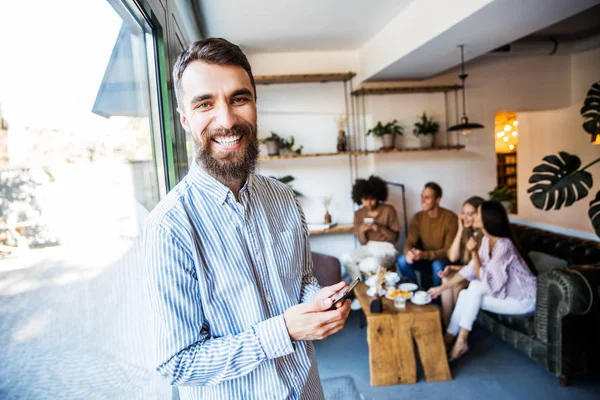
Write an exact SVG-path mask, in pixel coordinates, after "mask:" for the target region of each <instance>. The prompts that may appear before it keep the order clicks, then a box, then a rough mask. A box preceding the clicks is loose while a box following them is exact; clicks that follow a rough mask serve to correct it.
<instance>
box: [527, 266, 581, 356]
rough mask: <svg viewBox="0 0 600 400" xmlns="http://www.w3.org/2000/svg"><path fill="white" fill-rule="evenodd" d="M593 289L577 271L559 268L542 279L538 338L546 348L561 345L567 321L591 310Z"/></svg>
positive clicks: (539, 284) (536, 323) (537, 328)
mask: <svg viewBox="0 0 600 400" xmlns="http://www.w3.org/2000/svg"><path fill="white" fill-rule="evenodd" d="M592 302H593V298H590V287H589V283H588V282H587V281H586V279H585V278H584V277H583V276H582V275H581V274H580V273H578V272H577V271H575V270H570V269H563V268H555V269H552V270H550V271H547V272H543V273H541V274H540V275H539V276H538V284H537V301H536V310H535V327H534V329H535V334H536V337H537V339H538V340H539V341H541V342H543V343H545V344H556V343H559V342H561V334H562V329H561V328H562V323H563V319H564V318H565V317H569V316H577V315H584V314H585V313H587V312H588V311H589V309H590V307H591V304H592Z"/></svg>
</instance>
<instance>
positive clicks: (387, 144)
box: [381, 133, 396, 150]
mask: <svg viewBox="0 0 600 400" xmlns="http://www.w3.org/2000/svg"><path fill="white" fill-rule="evenodd" d="M395 137H396V135H393V134H391V133H386V134H385V135H383V136H382V137H381V139H382V140H383V148H384V149H386V150H387V149H393V148H394V138H395Z"/></svg>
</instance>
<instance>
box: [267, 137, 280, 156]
mask: <svg viewBox="0 0 600 400" xmlns="http://www.w3.org/2000/svg"><path fill="white" fill-rule="evenodd" d="M265 144H266V145H267V153H268V154H269V155H270V156H278V155H279V143H277V142H276V141H275V140H267V142H266V143H265Z"/></svg>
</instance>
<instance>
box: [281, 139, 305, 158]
mask: <svg viewBox="0 0 600 400" xmlns="http://www.w3.org/2000/svg"><path fill="white" fill-rule="evenodd" d="M294 144H295V139H294V137H293V136H292V137H291V138H290V140H286V139H285V138H281V141H280V142H279V148H280V149H287V150H288V151H289V152H290V153H294V154H302V149H303V148H304V146H300V147H298V148H297V149H295V150H294Z"/></svg>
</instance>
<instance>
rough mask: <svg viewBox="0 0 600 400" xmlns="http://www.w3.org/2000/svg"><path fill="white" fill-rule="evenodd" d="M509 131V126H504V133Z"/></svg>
mask: <svg viewBox="0 0 600 400" xmlns="http://www.w3.org/2000/svg"><path fill="white" fill-rule="evenodd" d="M511 129H512V127H511V126H510V125H506V126H505V127H504V131H505V132H510V130H511Z"/></svg>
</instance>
